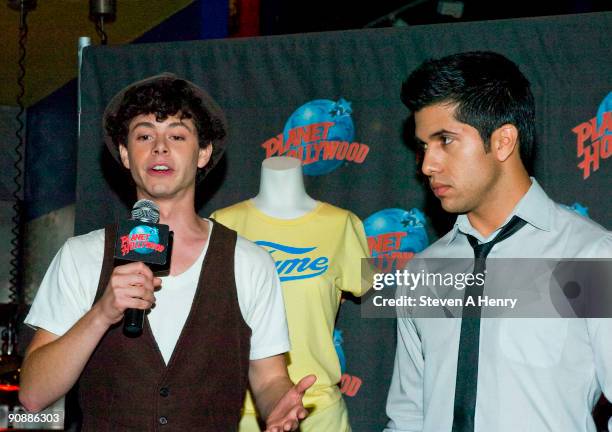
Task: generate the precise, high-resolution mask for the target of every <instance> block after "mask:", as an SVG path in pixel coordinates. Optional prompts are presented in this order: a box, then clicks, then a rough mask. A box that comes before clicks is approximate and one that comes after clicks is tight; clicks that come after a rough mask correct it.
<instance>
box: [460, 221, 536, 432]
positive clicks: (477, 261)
mask: <svg viewBox="0 0 612 432" xmlns="http://www.w3.org/2000/svg"><path fill="white" fill-rule="evenodd" d="M525 223H526V222H525V221H524V220H523V219H521V218H519V217H518V216H513V217H512V219H510V222H508V223H507V224H506V226H504V228H503V229H502V230H501V231H500V232H499V234H498V235H497V236H495V238H494V239H493V240H491V241H490V242H487V243H482V244H478V240H476V238H475V237H473V236H471V235H467V238H468V240H469V242H470V244H471V245H472V248H474V273H475V274H476V273H483V272H484V270H485V262H486V259H487V255H489V252H491V249H493V246H494V245H495V244H496V243H499V242H500V241H503V240H505V239H507V238H508V237H510V236H511V235H512V234H514V233H515V232H517V231H518V230H520V229H521V228H522V227H523V226H524V225H525ZM483 290H484V285H476V284H473V285H470V286H468V287H467V288H466V290H465V297H464V306H463V315H462V316H463V318H462V319H461V336H460V337H459V355H458V360H457V378H456V381H455V383H456V385H455V407H454V413H453V430H452V432H473V431H474V414H475V412H476V389H477V379H478V351H479V343H480V312H481V309H480V305H479V302H478V297H479V296H481V295H482V293H483ZM469 297H472V298H473V299H474V300H475V306H465V300H467V299H468V298H469Z"/></svg>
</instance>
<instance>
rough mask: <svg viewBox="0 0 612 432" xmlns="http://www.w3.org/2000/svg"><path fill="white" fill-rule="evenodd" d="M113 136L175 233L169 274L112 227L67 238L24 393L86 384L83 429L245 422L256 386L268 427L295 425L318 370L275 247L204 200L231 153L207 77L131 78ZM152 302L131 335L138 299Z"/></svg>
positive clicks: (39, 401)
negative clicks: (127, 320)
mask: <svg viewBox="0 0 612 432" xmlns="http://www.w3.org/2000/svg"><path fill="white" fill-rule="evenodd" d="M104 126H105V132H106V134H105V142H106V145H107V147H108V149H109V151H110V152H111V154H112V155H113V156H114V157H115V159H116V160H117V161H118V162H119V163H120V164H122V165H123V167H125V168H126V169H129V170H130V173H131V176H132V179H133V180H134V183H135V185H136V195H137V197H138V199H149V200H152V201H154V202H155V203H156V204H157V205H158V206H159V209H160V223H163V224H166V225H169V227H170V230H171V231H173V232H174V240H173V249H172V256H171V264H170V275H169V276H167V277H161V278H159V277H155V276H154V275H153V273H152V272H151V270H150V269H149V268H148V267H147V266H146V265H144V264H143V263H139V262H134V263H130V264H126V265H119V266H116V267H114V266H113V260H112V250H113V240H114V235H113V234H112V229H111V228H110V227H107V229H106V230H97V231H93V232H91V233H88V234H85V235H82V236H77V237H73V238H71V239H69V240H68V241H67V242H66V243H65V245H64V246H63V247H62V248H61V250H60V251H59V252H58V254H57V256H56V257H55V258H54V260H53V262H52V263H51V265H50V267H49V269H48V271H47V274H46V275H45V278H44V280H43V282H42V285H41V287H40V289H39V291H38V294H37V296H36V299H35V301H34V303H33V305H32V309H31V311H30V314H29V315H28V317H27V319H26V322H27V323H28V324H29V325H31V326H33V327H35V328H37V331H36V334H35V336H34V338H33V340H32V342H31V344H30V346H29V347H28V350H27V352H26V355H25V359H24V363H23V367H22V372H21V388H20V395H19V396H20V400H21V402H22V403H23V405H24V406H25V407H26V408H27V409H28V410H30V411H38V410H40V409H43V408H44V407H46V406H47V405H49V404H50V403H51V402H53V401H55V400H56V399H58V398H59V397H61V396H62V395H64V394H65V393H66V392H67V391H68V390H69V389H70V388H71V387H72V386H73V385H74V384H75V383H77V381H78V383H79V388H78V391H79V399H80V404H81V409H82V411H83V430H93V431H113V432H114V431H124V430H125V431H127V430H138V431H145V430H174V431H186V430H200V431H210V432H213V431H214V432H219V431H232V430H237V426H238V422H239V418H240V409H241V407H242V402H243V399H244V396H245V392H246V387H247V384H248V385H250V388H251V389H252V391H253V394H254V395H255V400H256V403H257V404H258V407H259V409H260V410H261V412H262V413H263V417H264V418H265V419H266V424H267V430H269V431H274V432H278V431H281V430H283V431H285V430H295V429H296V428H297V427H298V423H299V421H300V420H301V419H302V418H304V417H305V416H306V415H307V411H306V410H305V408H304V407H303V405H302V402H301V398H302V396H303V394H304V391H305V390H306V389H307V388H309V387H310V386H311V385H312V384H313V382H314V380H315V377H314V376H308V377H306V378H304V379H302V380H301V381H300V382H299V383H298V384H296V385H294V384H293V383H292V382H291V381H290V379H289V377H288V375H287V369H286V365H285V360H284V356H283V353H285V352H287V351H288V350H289V339H288V334H287V324H286V319H285V312H284V308H283V300H282V294H281V289H280V282H279V280H278V276H277V274H276V269H275V266H274V263H273V261H272V259H271V257H270V256H269V254H268V253H267V252H266V251H264V250H263V249H261V248H259V247H258V246H256V245H254V244H253V243H251V242H249V241H247V240H245V239H243V238H241V237H239V236H237V235H236V233H235V232H234V231H231V230H229V229H228V228H225V227H224V226H222V225H220V224H218V223H216V222H214V221H211V220H207V219H202V218H201V217H199V216H198V214H197V213H196V211H195V204H194V199H195V190H196V177H198V178H199V179H200V180H201V179H203V178H204V176H205V175H206V173H207V172H208V171H209V170H210V169H212V167H213V166H214V165H215V164H216V163H217V162H218V161H219V159H220V158H221V156H222V154H223V151H224V148H225V136H226V128H227V126H226V120H225V116H224V114H223V112H222V111H221V109H220V108H219V106H218V105H217V104H216V103H215V102H214V101H213V99H212V98H211V97H210V96H209V95H208V94H207V93H206V92H204V91H203V90H202V89H201V88H199V87H198V86H196V85H195V84H193V83H190V82H188V81H186V80H183V79H179V78H177V77H175V76H174V75H171V74H162V75H159V76H155V77H152V78H148V79H146V80H144V81H140V82H137V83H134V84H132V85H131V86H129V87H128V88H126V89H124V90H123V91H121V92H120V93H118V94H117V95H116V96H115V97H114V98H113V99H112V100H111V102H110V103H109V105H108V107H107V109H106V111H105V114H104ZM130 308H131V309H142V310H148V311H149V313H148V314H147V319H146V320H145V326H144V330H143V333H142V335H141V336H140V337H138V338H128V337H126V336H125V335H124V334H123V333H122V326H121V320H122V318H123V313H124V311H125V310H126V309H130Z"/></svg>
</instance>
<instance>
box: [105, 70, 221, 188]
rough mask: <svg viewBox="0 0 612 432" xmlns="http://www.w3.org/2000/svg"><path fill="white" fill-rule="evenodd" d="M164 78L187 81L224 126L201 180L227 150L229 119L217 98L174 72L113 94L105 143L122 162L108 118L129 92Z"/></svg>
mask: <svg viewBox="0 0 612 432" xmlns="http://www.w3.org/2000/svg"><path fill="white" fill-rule="evenodd" d="M163 80H168V81H175V80H181V81H184V82H185V83H187V85H188V87H189V89H190V90H191V91H192V92H193V94H194V95H195V96H196V97H198V98H199V99H200V101H201V104H202V107H203V108H204V110H206V111H207V112H208V113H209V115H210V118H211V120H212V121H213V123H216V124H218V125H220V126H221V128H222V132H223V133H222V134H220V135H221V137H220V138H217V139H212V140H211V142H212V146H213V151H212V155H211V157H210V161H209V162H208V164H207V165H206V166H205V167H204V168H203V172H202V173H201V174H202V175H200V176H198V179H199V180H201V179H202V178H204V176H205V175H206V174H208V172H209V171H210V170H211V169H212V168H213V167H214V166H215V165H216V164H217V162H219V160H220V159H221V157H222V156H223V153H224V152H225V146H226V144H227V140H226V137H227V119H226V117H225V113H224V112H223V110H222V109H221V107H220V106H219V105H218V104H217V102H215V100H214V99H213V98H212V97H211V96H210V95H209V94H208V93H207V92H206V91H204V90H203V89H202V88H201V87H199V86H197V85H196V84H194V83H192V82H191V81H187V80H186V79H183V78H179V77H177V76H176V75H174V74H172V73H169V72H164V73H161V74H159V75H155V76H152V77H149V78H145V79H143V80H140V81H137V82H134V83H132V84H130V85H128V86H127V87H125V88H124V89H122V90H121V91H119V93H117V94H116V95H115V96H113V98H112V99H111V100H110V102H109V103H108V105H107V106H106V109H105V110H104V114H103V116H102V128H103V130H104V143H105V144H106V148H107V149H108V151H109V152H110V154H111V155H112V156H113V158H114V159H115V160H116V161H117V162H119V163H120V164H121V157H120V156H119V148H118V145H117V144H115V143H114V142H113V139H112V137H111V136H110V135H109V134H108V130H107V127H106V126H107V121H108V118H109V117H110V116H114V115H116V114H117V111H118V110H119V107H120V106H121V103H122V102H123V98H124V97H125V95H126V93H127V92H129V91H132V90H136V89H138V88H140V87H142V86H145V85H149V84H152V83H154V82H156V81H163Z"/></svg>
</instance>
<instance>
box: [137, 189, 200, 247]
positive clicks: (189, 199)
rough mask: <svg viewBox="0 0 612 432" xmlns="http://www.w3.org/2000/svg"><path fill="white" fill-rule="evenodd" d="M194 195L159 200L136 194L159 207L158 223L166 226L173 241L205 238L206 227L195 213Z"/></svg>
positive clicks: (158, 198)
mask: <svg viewBox="0 0 612 432" xmlns="http://www.w3.org/2000/svg"><path fill="white" fill-rule="evenodd" d="M194 195H195V191H194V193H191V194H189V193H188V194H185V195H183V196H181V197H176V196H174V197H172V198H160V197H150V196H144V195H143V194H141V193H137V196H138V199H142V198H146V199H149V200H151V201H153V202H155V204H157V205H158V206H159V223H160V224H165V225H168V226H169V227H170V231H173V232H174V238H175V239H177V238H182V237H192V238H199V237H201V236H202V235H204V236H206V233H207V225H206V223H205V221H203V220H202V218H201V217H200V216H199V215H198V214H197V213H196V211H195V203H194Z"/></svg>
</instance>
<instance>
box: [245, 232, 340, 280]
mask: <svg viewBox="0 0 612 432" xmlns="http://www.w3.org/2000/svg"><path fill="white" fill-rule="evenodd" d="M255 244H257V245H259V246H261V247H263V248H264V249H266V250H267V251H268V252H269V253H270V255H272V258H274V261H275V263H276V271H277V273H278V276H279V278H280V281H281V282H285V281H291V280H299V279H309V278H313V277H316V276H319V275H322V274H323V273H325V272H326V271H327V269H328V268H329V258H328V257H325V256H313V253H312V252H313V251H314V250H316V249H317V248H316V247H306V248H297V247H293V246H287V245H283V244H280V243H273V242H269V241H265V240H258V241H256V242H255Z"/></svg>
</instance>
